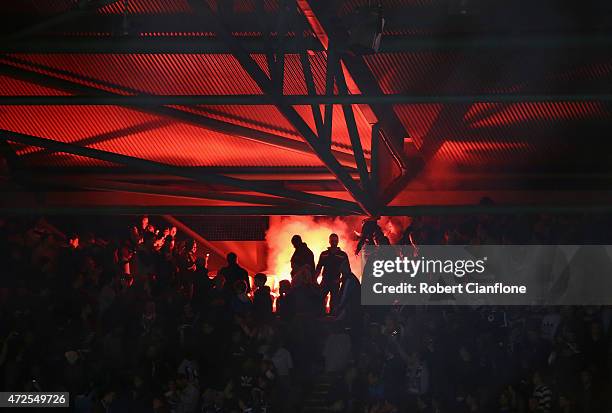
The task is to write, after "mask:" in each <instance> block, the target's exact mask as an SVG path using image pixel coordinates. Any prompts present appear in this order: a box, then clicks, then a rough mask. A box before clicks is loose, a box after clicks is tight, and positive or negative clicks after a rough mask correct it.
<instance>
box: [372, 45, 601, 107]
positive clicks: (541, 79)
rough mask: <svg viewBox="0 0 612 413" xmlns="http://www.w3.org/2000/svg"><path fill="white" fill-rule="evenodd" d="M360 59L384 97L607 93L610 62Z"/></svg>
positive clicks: (447, 56)
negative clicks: (384, 94)
mask: <svg viewBox="0 0 612 413" xmlns="http://www.w3.org/2000/svg"><path fill="white" fill-rule="evenodd" d="M441 41H442V42H443V40H441ZM364 59H365V62H366V64H367V65H368V67H369V68H370V70H371V71H372V73H373V74H374V76H375V77H376V79H377V80H378V83H379V85H380V87H381V90H382V91H383V93H413V94H422V95H432V94H433V95H435V94H440V93H449V94H452V93H457V94H461V93H467V94H479V93H544V94H545V93H575V92H576V91H580V92H583V93H602V92H610V91H612V58H610V56H609V55H606V54H602V53H599V52H597V51H595V52H593V51H580V52H578V51H575V50H574V51H563V52H561V51H559V50H558V49H556V50H555V49H553V50H550V49H547V50H540V49H538V50H533V49H529V50H525V49H522V48H516V49H512V50H510V49H499V50H491V49H486V50H469V51H459V50H457V51H418V52H403V53H378V54H373V55H367V56H365V57H364ZM602 88H603V89H602Z"/></svg>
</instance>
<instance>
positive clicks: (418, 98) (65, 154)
mask: <svg viewBox="0 0 612 413" xmlns="http://www.w3.org/2000/svg"><path fill="white" fill-rule="evenodd" d="M79 3H80V2H79V1H77V0H44V1H23V2H3V3H2V4H1V5H0V8H1V10H2V13H1V15H2V16H3V17H2V18H0V20H3V21H4V24H3V26H2V27H3V28H2V29H0V31H4V32H5V33H4V36H5V38H6V39H7V40H6V41H4V42H2V43H0V48H2V49H3V53H2V55H1V56H0V129H2V130H3V131H4V132H3V133H4V139H5V140H6V141H8V142H9V143H10V146H9V148H10V150H7V149H6V146H5V149H4V152H3V154H4V158H6V160H7V163H9V164H10V165H9V167H10V168H9V169H13V168H15V169H19V170H21V169H23V168H25V169H27V170H28V171H29V173H30V176H33V177H35V178H36V177H39V176H40V177H41V178H42V177H43V175H45V177H46V176H47V175H46V174H50V175H48V176H55V175H57V176H61V179H62V181H61V182H60V181H58V182H59V184H60V186H61V187H62V190H67V189H68V188H70V190H76V189H79V190H81V189H83V190H86V189H87V188H82V186H78V185H76V184H74V183H71V182H70V179H71V176H74V177H77V176H78V177H80V178H82V177H88V176H94V175H95V179H103V180H104V181H105V182H107V183H108V181H109V180H110V181H112V182H113V184H112V185H109V186H108V187H109V189H107V190H108V191H111V190H113V188H114V189H115V190H116V188H117V187H119V186H120V185H124V186H125V185H129V189H130V191H132V192H134V193H140V194H141V195H139V197H138V198H133V199H132V200H131V201H130V202H131V203H132V204H134V203H136V204H137V203H138V202H144V201H143V200H144V199H145V198H143V196H144V195H142V194H146V190H145V189H143V188H149V189H151V188H150V185H158V186H159V188H158V189H159V191H158V192H159V193H149V194H148V195H149V196H150V197H157V198H155V199H156V200H154V198H147V199H149V200H150V201H151V202H154V203H155V202H159V204H160V205H161V204H163V205H170V204H172V203H177V206H180V205H183V203H181V202H180V201H177V199H175V198H172V200H171V201H169V200H168V199H166V198H163V197H164V196H171V195H170V194H168V192H169V191H170V190H169V189H168V188H175V187H174V186H172V185H174V184H175V183H176V180H177V179H178V180H180V181H181V182H183V181H185V180H187V181H188V180H189V179H192V180H194V181H196V182H198V183H199V184H200V185H207V186H206V191H207V193H206V196H208V197H209V198H205V197H204V196H203V197H202V199H201V200H200V201H198V202H196V203H195V204H194V202H193V200H192V201H189V205H209V206H211V207H212V206H214V207H218V206H223V205H224V204H223V202H226V203H227V206H228V207H229V206H232V207H236V206H241V207H242V206H266V207H270V208H272V207H274V208H276V207H279V206H280V207H282V208H280V209H276V210H272V209H270V211H271V212H270V213H276V212H274V211H298V212H299V208H300V206H302V207H303V208H304V211H306V210H309V209H307V208H313V209H314V210H317V209H316V208H320V211H321V213H325V214H333V213H351V214H354V213H374V212H381V211H379V210H377V209H380V208H384V206H385V205H386V204H389V205H394V206H414V205H418V204H428V203H430V202H428V200H431V201H432V202H433V203H449V204H459V203H463V202H464V201H465V202H472V201H473V200H474V199H475V197H476V196H480V195H483V196H489V197H491V198H496V197H498V199H504V200H505V202H509V203H511V202H512V201H513V200H515V201H517V202H527V203H529V199H530V198H529V196H530V195H529V194H530V193H532V192H533V191H538V192H540V194H541V193H545V192H542V191H545V190H547V188H554V189H559V187H565V189H567V190H568V191H575V190H585V189H589V190H592V191H605V190H607V189H608V188H607V186H606V185H607V184H606V182H605V180H603V179H602V178H601V177H602V176H607V175H606V174H608V173H609V172H612V171H609V165H610V164H612V163H611V162H609V159H608V158H609V156H608V155H607V153H608V152H607V151H597V150H596V149H594V148H595V147H596V145H597V143H598V142H599V138H600V137H603V136H604V135H605V131H607V130H610V129H609V127H610V126H612V107H611V104H610V100H611V98H610V96H612V56H611V55H610V53H609V50H610V46H612V45H611V43H612V40H611V39H612V35H611V33H612V30H611V29H612V25H611V24H610V22H611V21H612V19H607V18H606V16H609V10H608V9H607V8H606V7H605V5H604V3H603V2H602V3H601V5H599V9H598V13H597V16H594V17H593V16H592V19H591V20H589V23H588V25H587V24H586V23H580V21H576V22H572V23H571V24H570V23H568V22H567V19H564V18H563V16H562V15H560V14H559V12H558V11H551V13H550V15H549V17H550V18H549V19H547V21H546V22H545V23H543V25H541V26H538V27H532V26H533V24H534V23H530V22H532V21H537V19H534V18H533V16H531V18H532V20H529V18H528V17H529V16H526V17H525V16H524V15H523V14H524V13H534V15H535V13H540V12H542V10H531V11H525V10H524V9H521V10H519V9H520V8H518V7H517V6H516V5H515V4H514V3H513V2H510V1H507V2H506V3H507V4H506V3H504V4H506V6H507V7H508V8H507V9H506V13H505V15H503V16H502V15H501V14H500V13H499V11H496V10H493V8H490V7H487V6H484V5H481V6H480V7H478V8H471V6H470V5H469V4H467V3H466V4H463V5H461V6H460V7H459V9H457V10H456V8H455V6H453V5H452V4H450V3H449V2H442V1H439V0H393V1H385V2H383V6H384V16H385V28H384V33H383V37H382V42H381V50H380V51H379V52H378V53H365V54H364V53H363V49H359V48H356V47H355V45H353V46H351V47H350V48H347V47H344V48H343V49H342V50H340V52H339V54H338V55H339V58H340V62H341V64H340V66H339V67H340V68H341V69H340V71H336V72H334V77H335V80H334V79H333V78H328V75H329V73H328V67H327V66H328V64H327V63H328V58H329V56H330V53H329V52H328V51H327V50H326V47H327V46H328V40H329V39H332V40H334V39H335V36H337V37H338V39H342V38H343V37H342V36H344V42H348V43H350V42H353V41H354V39H352V38H351V37H350V35H351V33H353V32H354V31H355V27H356V25H359V22H358V21H357V22H356V20H355V19H356V17H355V16H356V14H355V13H353V12H354V11H356V9H357V8H359V7H367V5H368V4H369V3H370V2H368V1H365V0H348V1H343V2H336V3H337V4H336V6H337V8H336V9H334V10H330V9H327V10H326V9H325V8H324V7H322V6H321V5H319V4H317V2H313V1H310V0H299V1H297V2H296V3H295V7H289V9H288V10H285V11H283V10H282V9H281V8H280V7H279V2H278V1H277V0H266V1H264V2H262V5H263V7H262V8H261V9H260V8H259V7H258V2H256V1H252V0H240V1H235V2H233V7H232V9H231V10H229V11H227V10H226V11H222V10H221V8H220V7H217V6H218V5H217V3H218V2H217V1H214V0H206V1H204V2H200V1H197V0H171V1H161V0H130V1H128V2H124V1H111V0H101V1H96V2H91V4H85V5H81V6H79ZM374 3H376V2H374ZM451 3H452V2H451ZM468 3H471V2H468ZM596 3H597V2H596ZM449 4H450V5H449ZM542 7H544V6H542ZM606 10H608V11H606ZM377 12H378V11H377V10H376V13H377ZM606 13H608V14H606ZM282 19H288V20H287V21H286V22H285V23H283V21H282ZM513 20H514V21H515V22H516V24H515V25H512V24H511V23H510V22H511V21H513ZM219 21H221V22H222V25H221V26H219V25H218V23H219ZM476 21H479V22H480V23H479V24H476V23H475V22H476ZM585 21H586V20H585ZM281 23H282V24H281ZM363 24H364V25H367V23H363ZM530 25H531V26H530ZM589 25H592V26H589ZM536 29H538V30H539V31H538V30H536ZM279 30H283V32H281V33H279ZM341 43H342V41H340V40H339V41H338V42H337V43H334V42H333V41H332V43H331V44H332V45H334V44H341ZM281 55H282V59H281V58H280V56H281ZM330 80H331V81H332V82H331V83H330ZM328 87H331V89H327V88H328ZM349 95H358V96H357V98H355V99H351V97H350V96H349ZM121 97H124V98H125V99H124V100H121V99H118V98H121ZM26 98H31V99H30V100H26ZM36 98H40V99H39V100H36ZM115 98H117V99H115ZM130 98H142V100H139V101H137V100H129V99H130ZM148 98H150V99H151V101H150V102H149V101H147V99H148ZM19 99H22V100H19ZM105 99H106V100H105ZM113 99H115V100H113ZM154 99H157V100H154ZM181 99H182V100H181ZM332 102H333V103H334V105H333V106H332V105H330V103H332ZM327 115H330V116H327ZM347 116H348V117H347ZM330 122H331V125H329V123H330ZM328 128H329V129H328ZM327 130H329V132H326V131H327ZM326 133H329V141H327V139H328V138H327V137H326ZM66 144H69V145H66ZM114 155H117V156H114ZM138 160H143V161H150V163H139V162H138ZM9 161H10V162H9ZM16 165H17V166H16ZM117 170H120V171H121V176H120V177H117V176H116V174H115V171H117ZM194 171H195V172H194ZM576 171H579V173H580V176H583V177H584V179H583V180H578V179H572V180H571V182H570V183H567V182H568V181H564V178H563V177H565V176H568V175H571V174H574V173H576ZM114 174H115V175H114ZM193 174H196V175H197V176H195V177H194V175H193ZM228 177H229V178H231V179H236V180H240V182H235V181H231V180H228ZM58 179H59V178H58ZM92 179H93V178H92ZM7 182H9V186H11V185H17V184H16V181H15V182H13V181H11V180H8V181H7ZM74 182H76V179H75V180H74ZM79 182H81V181H79ZM143 182H146V185H149V186H144V185H145V184H143ZM536 183H537V184H536ZM565 183H567V185H565ZM139 184H140V185H143V186H142V187H141V188H140V189H139V188H138V187H137V185H139ZM34 185H37V183H35V184H34ZM62 185H63V186H62ZM134 185H136V186H134ZM194 185H195V183H194ZM233 185H236V187H235V188H233ZM249 185H252V187H249ZM564 185H565V186H564ZM155 188H156V187H154V188H152V189H151V190H154V189H155ZM230 188H233V191H235V193H234V192H231V191H230ZM187 189H188V188H187ZM187 189H186V188H182V189H181V190H182V191H187ZM47 190H49V191H53V190H55V188H47ZM198 190H202V191H203V190H204V189H202V188H199V189H198ZM506 190H507V191H506ZM211 191H213V192H214V191H218V193H217V192H214V194H213V192H211ZM445 191H451V192H452V194H450V193H448V192H445ZM504 191H506V192H504ZM508 191H519V192H521V193H520V194H519V195H516V196H514V195H513V194H514V192H508ZM530 191H532V192H530ZM128 192H129V191H128ZM153 192H155V191H153ZM230 192H231V193H230ZM247 192H248V193H249V194H248V196H247V197H243V196H236V194H242V195H244V194H245V193H247ZM79 193H80V192H79ZM257 194H259V195H257ZM442 194H447V195H448V196H446V195H442ZM191 195H193V194H191ZM160 197H161V198H160ZM262 197H264V198H262ZM265 197H275V198H274V199H275V201H271V200H270V199H268V198H265ZM94 198H96V197H93V196H92V198H91V199H94ZM162 198H163V199H164V201H163V202H162V201H161V199H162ZM213 198H214V199H213ZM217 198H224V199H221V200H220V199H217ZM536 198H537V199H539V200H541V196H539V197H534V198H533V199H536ZM575 198H576V196H575V195H574V194H570V192H568V199H569V200H571V199H575ZM49 199H51V197H50V198H49ZM53 199H61V196H58V197H55V198H53ZM65 199H66V200H67V201H66V202H71V203H76V201H75V197H74V196H70V197H66V198H65ZM109 199H111V198H109ZM112 199H115V198H112ZM68 200H69V201H68ZM206 200H208V201H206ZM279 200H283V202H280V201H279ZM462 200H463V201H462ZM87 202H88V201H87V198H85V199H84V200H83V203H84V204H87ZM113 202H114V201H113ZM126 202H128V201H126ZM185 202H187V201H185ZM207 202H209V203H208V204H207ZM185 205H187V204H185ZM254 211H255V210H254ZM257 211H258V213H262V214H263V213H265V210H264V209H262V210H257Z"/></svg>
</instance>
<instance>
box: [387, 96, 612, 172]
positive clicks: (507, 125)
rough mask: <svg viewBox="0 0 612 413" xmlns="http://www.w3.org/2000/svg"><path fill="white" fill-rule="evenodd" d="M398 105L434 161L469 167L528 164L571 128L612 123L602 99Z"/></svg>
mask: <svg viewBox="0 0 612 413" xmlns="http://www.w3.org/2000/svg"><path fill="white" fill-rule="evenodd" d="M394 109H395V112H396V113H397V115H398V117H399V118H400V120H401V122H402V123H403V124H404V126H405V127H406V129H407V130H408V132H409V134H410V136H411V137H412V138H413V139H414V142H415V144H416V145H417V147H418V148H420V149H422V150H424V151H425V152H428V151H429V153H428V156H430V157H431V160H432V161H433V160H445V161H453V162H457V163H461V164H464V165H469V164H472V165H478V164H484V163H490V164H493V163H496V164H497V165H500V164H504V163H508V162H511V163H516V162H520V163H524V162H526V161H527V160H528V159H532V158H530V157H531V156H532V155H534V154H535V153H538V154H539V156H541V154H543V153H546V154H550V153H551V152H550V151H551V150H552V149H553V147H555V146H558V145H559V144H560V142H562V141H567V138H568V136H564V135H563V134H564V133H565V132H566V129H569V128H576V125H584V131H585V133H591V134H592V132H587V128H588V127H590V126H591V124H592V123H593V122H599V121H608V122H609V121H612V108H611V107H610V106H609V105H606V104H604V103H602V102H541V103H537V102H523V103H515V104H492V103H478V104H474V105H465V106H463V107H455V108H452V109H453V110H449V106H448V105H447V106H443V105H432V104H421V105H396V106H395V107H394ZM570 130H571V129H570ZM556 136H557V137H558V139H557V140H554V139H552V140H551V138H554V137H556Z"/></svg>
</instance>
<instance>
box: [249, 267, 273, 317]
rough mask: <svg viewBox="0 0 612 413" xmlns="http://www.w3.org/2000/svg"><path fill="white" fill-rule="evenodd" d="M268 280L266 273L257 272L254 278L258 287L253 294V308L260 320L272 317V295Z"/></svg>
mask: <svg viewBox="0 0 612 413" xmlns="http://www.w3.org/2000/svg"><path fill="white" fill-rule="evenodd" d="M267 280H268V277H266V274H262V273H257V274H255V277H254V279H253V281H254V282H255V287H256V290H255V293H254V294H253V310H254V313H255V317H256V318H257V320H259V321H266V320H269V319H270V318H271V317H272V297H271V296H270V287H268V286H267V285H266V281H267Z"/></svg>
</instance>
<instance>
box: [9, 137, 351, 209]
mask: <svg viewBox="0 0 612 413" xmlns="http://www.w3.org/2000/svg"><path fill="white" fill-rule="evenodd" d="M0 133H1V134H2V137H1V139H5V140H9V141H13V142H18V143H21V144H24V145H30V146H37V147H42V148H47V149H50V150H53V151H57V152H65V153H69V154H72V155H78V156H84V157H87V158H93V159H99V160H103V161H106V162H111V163H117V164H124V165H127V166H131V167H134V168H137V169H141V170H144V171H148V172H159V173H165V174H169V175H174V176H182V177H185V178H189V179H193V180H194V181H198V182H204V183H214V184H220V185H227V186H229V187H234V188H239V189H244V190H248V191H256V192H260V193H262V194H268V195H273V196H278V197H282V198H287V199H291V200H294V201H300V202H305V203H308V204H314V205H319V206H324V207H327V208H336V209H348V210H350V211H352V212H360V208H359V206H358V205H356V204H355V203H354V202H350V201H344V200H340V199H333V198H328V197H325V196H320V195H315V194H309V193H305V192H301V191H295V190H291V189H286V188H283V187H280V186H278V185H273V184H270V185H268V184H265V183H258V184H255V183H254V182H251V181H245V180H242V179H238V178H232V177H229V176H225V175H220V174H215V173H206V172H202V171H197V170H189V169H184V168H181V167H177V166H174V165H169V164H164V163H160V162H155V161H149V160H146V159H140V158H135V157H132V156H127V155H121V154H118V153H114V152H107V151H101V150H98V149H93V148H87V147H82V146H77V145H72V144H69V143H64V142H59V141H55V140H52V139H46V138H40V137H36V136H31V135H25V134H21V133H15V132H11V131H7V130H2V129H0Z"/></svg>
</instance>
